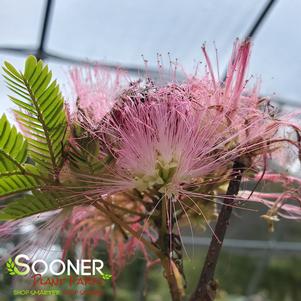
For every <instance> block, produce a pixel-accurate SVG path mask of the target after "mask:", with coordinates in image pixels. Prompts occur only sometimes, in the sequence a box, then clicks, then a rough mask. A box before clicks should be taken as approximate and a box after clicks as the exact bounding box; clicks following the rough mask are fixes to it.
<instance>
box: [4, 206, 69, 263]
mask: <svg viewBox="0 0 301 301" xmlns="http://www.w3.org/2000/svg"><path fill="white" fill-rule="evenodd" d="M70 213H71V211H70V209H68V208H67V209H60V210H55V211H51V212H45V213H42V214H37V215H33V216H30V217H26V218H23V219H20V220H16V221H14V220H12V221H7V222H5V223H2V224H1V225H0V235H1V243H2V244H7V243H10V244H11V243H12V242H14V241H16V242H17V243H16V245H14V246H13V247H12V246H10V247H11V249H10V250H9V251H8V252H7V253H6V254H5V255H4V256H2V257H0V262H5V261H6V260H7V259H8V258H9V257H12V256H16V255H18V254H26V255H28V256H29V257H30V258H31V259H34V258H36V257H39V258H47V256H48V254H49V252H50V251H51V249H52V247H53V246H54V245H55V243H57V239H58V237H59V235H60V234H61V232H62V230H63V229H64V227H65V223H66V221H67V220H68V218H69V216H70ZM20 235H22V240H21V241H19V237H20ZM18 241H19V242H18Z"/></svg>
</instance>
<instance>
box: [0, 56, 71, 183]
mask: <svg viewBox="0 0 301 301" xmlns="http://www.w3.org/2000/svg"><path fill="white" fill-rule="evenodd" d="M3 70H4V72H5V73H6V75H5V80H6V83H7V85H8V88H9V89H10V90H11V91H12V92H13V93H14V96H9V97H10V99H11V100H12V101H13V102H14V103H15V104H16V105H17V106H18V107H19V108H20V109H19V110H15V114H16V116H17V118H18V121H19V122H20V124H21V125H22V126H23V127H24V128H25V130H24V132H25V135H26V136H27V137H28V138H30V142H29V143H28V146H27V148H28V152H29V156H30V158H32V159H33V160H34V161H35V162H36V163H37V164H38V165H40V167H41V168H42V169H43V170H44V171H45V173H47V174H50V175H52V176H53V177H54V178H55V179H56V177H57V175H58V174H59V170H60V169H61V167H62V165H63V161H64V158H63V154H64V148H65V145H66V140H67V139H66V132H67V118H66V114H65V108H64V99H63V97H62V94H61V92H60V89H59V86H58V85H57V83H56V81H55V80H52V73H51V71H49V69H48V66H47V65H44V63H43V61H41V60H39V61H37V59H36V58H35V57H34V56H32V55H31V56H29V57H28V58H27V60H26V62H25V69H24V72H23V73H22V72H19V71H17V70H16V69H15V68H14V67H13V66H12V65H11V64H10V63H8V62H5V63H4V67H3Z"/></svg>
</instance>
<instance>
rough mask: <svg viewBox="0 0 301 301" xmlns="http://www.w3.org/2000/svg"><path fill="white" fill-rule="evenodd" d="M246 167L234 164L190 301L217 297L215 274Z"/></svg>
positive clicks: (210, 299)
mask: <svg viewBox="0 0 301 301" xmlns="http://www.w3.org/2000/svg"><path fill="white" fill-rule="evenodd" d="M243 170H244V166H243V164H242V163H240V162H237V161H236V162H234V164H233V171H232V175H231V180H230V182H229V186H228V189H227V193H226V196H227V197H225V198H224V199H223V205H222V208H221V211H220V213H219V216H218V219H217V222H216V225H215V229H214V235H212V238H211V242H210V245H209V249H208V252H207V256H206V259H205V263H204V265H203V270H202V273H201V275H200V279H199V281H198V284H197V287H196V290H195V291H194V293H193V294H192V296H191V297H190V301H213V300H214V299H215V296H216V291H217V284H216V282H215V281H214V273H215V268H216V265H217V261H218V258H219V254H220V251H221V249H222V245H223V241H224V237H225V234H226V230H227V227H228V225H229V220H230V217H231V213H232V206H231V205H233V204H234V203H235V195H237V194H238V191H239V186H240V182H241V178H242V173H243Z"/></svg>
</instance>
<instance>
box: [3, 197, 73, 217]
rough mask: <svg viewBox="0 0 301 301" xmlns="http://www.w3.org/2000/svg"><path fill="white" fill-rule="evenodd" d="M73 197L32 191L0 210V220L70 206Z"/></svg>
mask: <svg viewBox="0 0 301 301" xmlns="http://www.w3.org/2000/svg"><path fill="white" fill-rule="evenodd" d="M73 203H74V199H72V198H70V197H65V196H64V195H63V194H60V193H51V192H40V191H34V192H33V194H31V195H26V196H24V197H23V198H20V199H18V200H15V201H12V202H10V203H8V204H7V205H6V207H4V208H3V209H2V210H0V221H7V220H16V219H20V218H24V217H28V216H31V215H34V214H38V213H43V212H47V211H51V210H57V209H61V208H63V207H67V206H71V205H73Z"/></svg>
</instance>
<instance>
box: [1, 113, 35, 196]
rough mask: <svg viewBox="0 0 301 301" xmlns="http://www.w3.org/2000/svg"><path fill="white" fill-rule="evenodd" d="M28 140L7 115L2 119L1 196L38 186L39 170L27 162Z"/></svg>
mask: <svg viewBox="0 0 301 301" xmlns="http://www.w3.org/2000/svg"><path fill="white" fill-rule="evenodd" d="M26 160H27V141H26V139H25V138H24V137H23V136H22V135H21V134H20V133H18V132H17V130H16V128H15V127H14V126H11V125H10V123H9V122H8V120H7V118H6V116H5V115H2V117H1V119H0V197H4V196H9V195H13V194H16V193H20V192H24V191H29V190H31V189H33V188H36V187H38V186H39V185H40V184H39V183H38V180H37V179H38V175H39V174H38V172H37V170H36V168H35V167H34V166H30V165H29V164H25V162H26Z"/></svg>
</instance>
